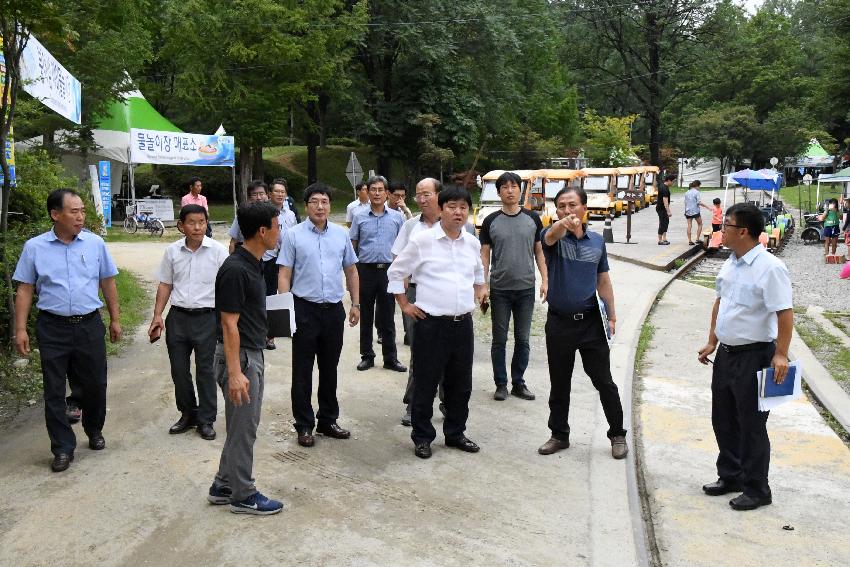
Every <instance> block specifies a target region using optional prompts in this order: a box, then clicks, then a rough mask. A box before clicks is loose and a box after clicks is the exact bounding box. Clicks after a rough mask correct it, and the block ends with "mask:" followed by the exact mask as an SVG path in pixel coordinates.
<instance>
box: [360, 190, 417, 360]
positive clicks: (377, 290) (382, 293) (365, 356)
mask: <svg viewBox="0 0 850 567" xmlns="http://www.w3.org/2000/svg"><path fill="white" fill-rule="evenodd" d="M366 185H367V187H368V192H369V208H368V209H366V210H363V211H360V212H358V213H357V214H355V215H354V220H353V221H352V223H351V229H350V230H349V233H348V236H349V238H351V245H352V246H353V247H354V249H355V250H356V251H357V257H358V259H359V260H358V262H357V275H358V279H359V281H360V301H361V305H362V311H361V317H362V319H363V321H362V323H363V324H362V325H360V357H361V360H360V364H358V365H357V370H361V371H362V370H368V369H369V368H372V367H373V366H375V351H374V350H373V348H372V323H373V321H374V322H375V326H376V327H377V328H378V333H379V334H380V335H381V337H382V339H383V340H382V342H381V351H382V354H383V356H384V368H386V369H388V370H395V371H396V372H407V368H406V367H405V366H404V365H403V364H401V363H400V362H399V361H398V354H397V352H396V345H395V321H394V320H393V319H394V315H395V307H394V305H395V304H394V300H393V296H392V295H391V294H390V293H388V292H387V269H388V268H389V267H390V263H391V262H392V261H393V255H392V251H391V250H390V249H391V248H392V245H393V242H394V241H395V239H396V236H398V232H399V230H400V229H401V225H402V224H404V218H403V217H402V216H401V214H400V213H398V212H396V211H393V210H390V208H389V207H387V180H386V179H384V178H383V177H380V176H375V177H372V178H370V179H369V180H368V181H367V182H366ZM376 315H377V318H376Z"/></svg>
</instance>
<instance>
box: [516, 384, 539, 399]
mask: <svg viewBox="0 0 850 567" xmlns="http://www.w3.org/2000/svg"><path fill="white" fill-rule="evenodd" d="M511 395H512V396H516V397H517V398H522V399H523V400H533V399H534V394H532V393H531V390H529V389H528V386H526V385H525V384H515V385H514V387H513V388H511Z"/></svg>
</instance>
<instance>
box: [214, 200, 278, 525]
mask: <svg viewBox="0 0 850 567" xmlns="http://www.w3.org/2000/svg"><path fill="white" fill-rule="evenodd" d="M277 217H278V212H277V209H276V208H275V207H274V205H272V204H271V203H269V202H265V201H261V202H254V203H247V204H244V205H242V206H240V207H239V210H238V211H237V212H236V219H237V221H238V223H239V227H240V229H241V231H242V236H243V237H244V238H245V241H244V244H243V245H242V246H241V247H239V248H237V249H236V250H235V251H234V252H233V254H231V255H230V256H229V257H228V258H227V260H225V261H224V263H223V264H222V266H221V268H220V269H219V270H218V274H217V276H216V278H215V315H216V322H217V333H218V344H217V345H216V349H215V357H214V359H213V367H214V371H215V378H216V381H217V382H218V385H219V386H220V387H221V389H222V392H223V393H224V416H225V419H226V421H227V439H226V440H225V442H224V448H223V449H222V451H221V461H220V463H219V467H218V473H217V474H216V475H215V480H214V481H213V483H212V486H210V491H209V496H208V497H207V499H208V500H209V501H210V502H211V503H212V504H227V503H228V502H229V503H230V511H231V512H233V513H236V514H260V515H268V514H277V513H278V512H280V511H281V509H282V508H283V504H281V503H280V502H277V501H276V500H270V499H269V498H266V497H265V496H263V495H262V494H261V493H260V492H258V491H257V489H256V487H255V486H254V479H253V476H252V473H251V471H252V468H253V464H254V441H255V440H256V438H257V427H258V426H259V424H260V411H261V409H262V404H263V386H264V378H263V371H264V368H265V361H264V359H263V349H264V348H265V346H266V331H267V325H266V285H265V281H264V279H263V263H262V260H261V258H262V256H263V253H264V252H265V251H266V250H271V249H272V248H274V247H275V246H277V241H278V237H279V236H280V226H278V220H277Z"/></svg>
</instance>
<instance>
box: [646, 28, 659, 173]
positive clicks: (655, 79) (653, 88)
mask: <svg viewBox="0 0 850 567" xmlns="http://www.w3.org/2000/svg"><path fill="white" fill-rule="evenodd" d="M646 23H647V28H648V30H649V32H648V34H647V43H648V44H649V85H648V86H649V105H648V106H649V108H648V109H647V117H646V118H647V120H648V121H649V162H650V164H652V165H657V166H658V167H661V92H662V90H661V89H662V85H661V75H660V73H661V29H660V28H659V27H658V17H657V16H656V14H654V13H653V12H648V13H647V14H646Z"/></svg>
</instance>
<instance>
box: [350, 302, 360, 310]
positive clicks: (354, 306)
mask: <svg viewBox="0 0 850 567" xmlns="http://www.w3.org/2000/svg"><path fill="white" fill-rule="evenodd" d="M351 308H352V309H354V308H357V309H360V304H359V303H352V304H351Z"/></svg>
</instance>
